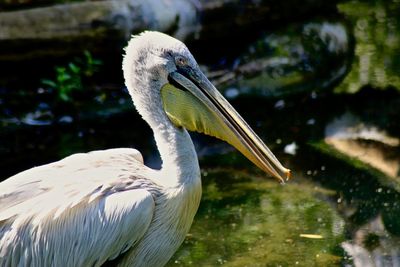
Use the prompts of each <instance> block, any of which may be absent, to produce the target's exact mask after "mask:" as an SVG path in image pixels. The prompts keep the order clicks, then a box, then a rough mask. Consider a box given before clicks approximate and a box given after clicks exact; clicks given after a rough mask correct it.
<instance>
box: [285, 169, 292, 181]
mask: <svg viewBox="0 0 400 267" xmlns="http://www.w3.org/2000/svg"><path fill="white" fill-rule="evenodd" d="M285 175H286V181H289V180H290V179H291V178H292V171H291V170H289V169H286V170H285Z"/></svg>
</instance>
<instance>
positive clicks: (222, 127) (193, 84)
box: [161, 68, 290, 182]
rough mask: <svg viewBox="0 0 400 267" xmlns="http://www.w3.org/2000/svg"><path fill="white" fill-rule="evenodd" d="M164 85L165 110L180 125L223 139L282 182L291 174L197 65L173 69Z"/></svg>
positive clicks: (162, 90)
mask: <svg viewBox="0 0 400 267" xmlns="http://www.w3.org/2000/svg"><path fill="white" fill-rule="evenodd" d="M168 80H169V83H167V84H165V85H164V86H163V88H162V89H161V95H162V100H163V106H164V110H165V112H166V113H167V115H168V117H169V118H170V120H171V121H172V122H173V123H174V124H175V125H176V126H179V127H185V128H186V129H188V130H190V131H197V132H200V133H205V134H208V135H211V136H215V137H217V138H219V139H222V140H224V141H226V142H228V143H229V144H231V145H233V146H234V147H236V148H237V149H238V150H239V151H240V152H241V153H243V154H244V155H245V156H246V157H247V158H248V159H249V160H250V161H252V162H253V163H254V164H255V165H257V166H258V167H259V168H260V169H262V170H264V171H265V172H267V173H269V174H270V175H272V176H274V177H276V178H277V179H279V180H280V181H281V182H284V181H285V180H288V179H289V178H290V170H289V169H286V168H285V167H283V166H282V164H281V163H280V162H279V161H278V160H277V159H276V157H275V156H274V154H272V152H271V151H270V150H269V149H268V147H267V146H266V145H265V144H264V143H263V141H261V139H260V138H259V137H258V136H257V135H256V134H255V133H254V131H253V130H252V129H251V128H250V126H249V125H248V124H247V123H246V122H245V121H244V120H243V119H242V117H241V116H240V115H239V114H238V113H237V112H236V110H235V109H234V108H233V107H232V106H231V105H230V104H229V103H228V101H227V100H226V99H225V98H224V97H223V96H222V95H221V94H220V93H219V92H218V90H217V89H216V88H215V87H214V86H213V85H212V83H211V82H210V81H209V80H208V79H207V78H206V76H205V75H204V74H203V73H202V72H201V71H200V70H198V69H192V68H187V69H184V70H182V69H181V70H177V71H175V72H172V73H170V75H169V77H168Z"/></svg>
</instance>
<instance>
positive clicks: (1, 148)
mask: <svg viewBox="0 0 400 267" xmlns="http://www.w3.org/2000/svg"><path fill="white" fill-rule="evenodd" d="M143 30H158V31H162V32H165V33H168V34H170V35H172V36H175V37H177V38H179V39H181V40H182V41H184V42H185V43H186V44H187V46H188V47H189V49H190V50H191V52H192V53H193V55H194V56H195V58H196V59H197V61H198V63H199V64H200V65H201V67H202V68H203V70H204V71H205V72H206V73H207V76H208V77H209V78H210V80H211V81H212V82H213V83H214V84H215V85H216V87H217V88H218V89H219V90H220V91H221V92H222V93H223V94H224V95H225V97H226V98H227V99H228V100H229V101H230V102H231V103H232V104H233V106H234V107H235V108H236V109H237V110H238V111H239V113H240V114H242V115H243V117H244V118H245V119H246V120H247V122H248V123H249V124H250V125H251V126H252V127H253V129H254V130H255V132H257V133H258V134H259V135H260V137H261V138H262V139H263V140H264V141H265V142H266V143H267V145H268V146H269V147H270V148H271V150H272V151H273V152H274V153H275V154H276V155H277V157H278V158H279V159H280V160H281V162H282V163H283V165H285V166H287V167H289V168H291V169H292V171H293V180H292V181H290V182H289V183H287V184H285V185H280V184H278V183H277V182H276V181H274V180H272V179H270V178H267V177H264V174H263V173H262V172H261V171H260V170H258V169H257V168H256V167H255V166H253V165H252V164H251V163H249V162H248V161H247V160H246V159H245V158H244V157H243V156H242V155H240V154H239V153H238V152H237V151H235V150H234V149H233V148H231V147H230V146H229V145H227V144H225V143H223V142H222V141H219V140H215V139H213V138H209V137H205V136H202V135H198V134H192V137H193V139H194V143H195V145H196V149H197V151H198V155H199V158H200V165H201V167H202V176H203V179H202V180H203V181H202V182H203V189H204V192H203V199H202V202H201V205H200V208H199V212H198V214H197V215H196V218H195V222H194V224H193V226H192V229H191V231H190V234H189V235H188V236H187V238H186V240H185V242H184V244H183V245H182V247H181V248H180V250H179V251H178V252H177V253H176V255H175V256H174V258H173V259H172V260H171V261H170V262H169V266H217V265H225V266H366V267H368V266H400V238H399V237H400V153H399V152H400V123H399V121H400V75H399V73H400V1H399V0H391V1H390V0H386V1H384V0H364V1H358V0H355V1H335V0H329V1H318V0H306V1H293V0H282V1H271V0H248V1H242V0H157V1H156V0H147V1H146V0H120V1H118V0H103V1H77V0H76V1H68V0H35V1H34V0H1V1H0V70H1V71H0V127H1V128H0V129H1V130H0V180H4V179H6V178H7V177H9V176H11V175H13V174H16V173H18V172H20V171H23V170H25V169H27V168H30V167H33V166H37V165H40V164H45V163H49V162H52V161H55V160H58V159H61V158H63V157H65V156H68V155H70V154H72V153H77V152H87V151H90V150H97V149H106V148H113V147H134V148H137V149H139V150H140V151H141V152H142V154H143V155H144V159H145V163H146V164H147V165H149V166H151V167H154V168H157V167H159V166H160V164H161V163H160V159H159V155H158V153H157V148H156V146H155V143H154V140H153V137H152V133H151V130H150V128H149V127H148V126H147V125H146V124H145V122H144V121H142V120H141V118H140V116H139V115H138V114H137V113H136V111H135V110H134V108H133V107H132V103H131V100H130V97H129V95H128V93H127V90H126V88H125V86H124V83H123V77H122V71H121V60H122V54H123V48H124V46H125V45H126V42H127V40H128V39H129V37H130V35H131V34H136V33H139V32H141V31H143Z"/></svg>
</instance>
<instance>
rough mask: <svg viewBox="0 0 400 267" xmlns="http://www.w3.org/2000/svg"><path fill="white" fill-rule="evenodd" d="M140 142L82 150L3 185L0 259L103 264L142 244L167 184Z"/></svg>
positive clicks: (8, 262) (0, 263)
mask: <svg viewBox="0 0 400 267" xmlns="http://www.w3.org/2000/svg"><path fill="white" fill-rule="evenodd" d="M149 171H150V170H149V169H148V168H147V167H145V166H144V165H143V159H142V157H141V155H140V153H139V152H137V151H136V150H133V149H111V150H105V151H95V152H91V153H87V154H75V155H72V156H70V157H67V158H65V159H63V160H60V161H58V162H54V163H51V164H48V165H44V166H40V167H36V168H32V169H30V170H27V171H25V172H22V173H19V174H17V175H15V176H13V177H11V178H10V179H9V180H6V181H4V182H2V183H1V184H0V266H3V265H6V266H8V265H11V266H16V265H22V266H27V265H29V266H50V265H52V266H64V265H66V263H68V265H71V266H99V265H101V264H102V263H103V262H105V261H106V260H109V259H114V258H116V257H118V255H120V254H121V253H123V252H124V251H125V250H127V249H129V248H131V247H132V246H134V245H135V243H136V242H138V240H140V238H141V237H142V236H143V234H144V233H145V232H146V230H147V228H148V226H149V224H150V221H151V220H152V218H153V213H154V205H155V204H154V203H155V198H156V197H157V195H158V194H159V193H160V188H159V187H158V186H157V185H155V184H154V183H153V182H152V181H151V180H149V179H146V173H148V172H149Z"/></svg>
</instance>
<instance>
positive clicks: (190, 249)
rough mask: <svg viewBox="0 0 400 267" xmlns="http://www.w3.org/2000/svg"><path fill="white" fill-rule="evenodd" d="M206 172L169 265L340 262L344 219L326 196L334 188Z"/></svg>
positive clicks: (229, 172) (227, 171)
mask: <svg viewBox="0 0 400 267" xmlns="http://www.w3.org/2000/svg"><path fill="white" fill-rule="evenodd" d="M203 177H204V178H203V187H204V195H203V200H202V203H201V206H200V210H199V212H198V214H197V215H196V218H195V222H194V224H193V226H192V229H191V231H190V234H189V236H188V238H187V239H186V241H185V244H184V245H183V246H182V248H181V249H180V250H179V251H178V253H177V254H176V255H175V256H174V258H173V259H172V260H171V261H170V263H169V266H189V265H194V266H215V265H218V264H224V265H226V266H280V265H281V266H296V265H298V266H312V265H314V264H315V263H316V262H317V263H318V264H320V265H322V266H332V265H337V264H339V262H341V250H340V247H339V246H338V244H340V242H341V241H342V240H343V230H344V223H343V221H342V219H341V218H340V217H339V216H338V214H337V213H336V212H335V210H334V209H332V207H331V206H330V205H329V204H327V203H326V202H325V201H323V200H322V199H323V198H330V197H331V195H332V193H333V192H332V191H328V190H324V189H322V188H318V187H315V186H314V185H312V184H307V183H304V184H303V183H302V184H297V185H286V186H281V185H279V184H277V183H276V182H274V181H271V180H268V179H266V178H265V177H260V176H258V175H254V174H252V173H247V172H243V171H240V170H235V169H219V170H213V169H211V170H207V171H206V172H205V173H204V174H203ZM316 196H317V197H316ZM304 234H317V235H320V236H322V238H321V239H312V238H307V237H308V236H307V235H304ZM303 235H304V236H303Z"/></svg>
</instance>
